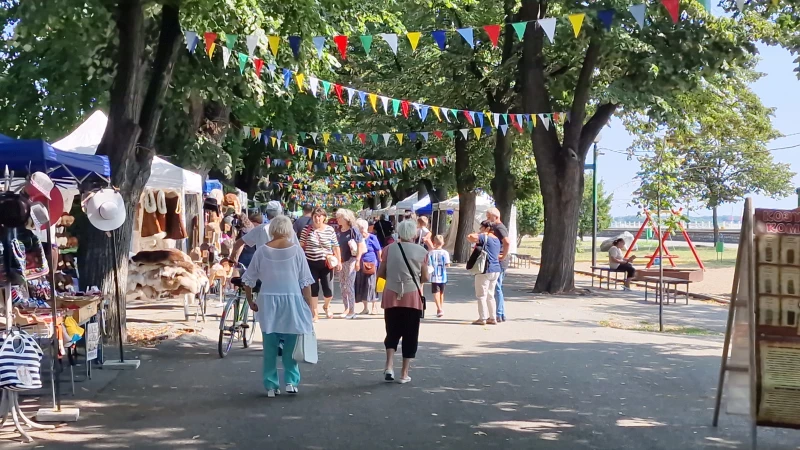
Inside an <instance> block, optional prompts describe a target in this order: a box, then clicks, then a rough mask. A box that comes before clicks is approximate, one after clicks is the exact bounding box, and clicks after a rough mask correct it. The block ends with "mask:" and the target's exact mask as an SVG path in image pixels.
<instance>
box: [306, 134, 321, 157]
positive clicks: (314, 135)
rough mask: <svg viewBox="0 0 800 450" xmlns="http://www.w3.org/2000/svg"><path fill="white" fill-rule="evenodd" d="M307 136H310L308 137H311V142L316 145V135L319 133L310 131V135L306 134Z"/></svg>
mask: <svg viewBox="0 0 800 450" xmlns="http://www.w3.org/2000/svg"><path fill="white" fill-rule="evenodd" d="M308 134H310V135H311V139H313V140H314V143H315V144H316V143H317V135H318V134H319V133H317V132H316V131H312V132H311V133H308ZM315 153H316V151H315Z"/></svg>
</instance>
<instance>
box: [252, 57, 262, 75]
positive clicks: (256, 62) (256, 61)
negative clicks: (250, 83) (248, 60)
mask: <svg viewBox="0 0 800 450" xmlns="http://www.w3.org/2000/svg"><path fill="white" fill-rule="evenodd" d="M253 65H254V66H255V71H256V76H257V77H259V78H261V69H263V68H264V60H263V59H261V58H256V59H254V60H253Z"/></svg>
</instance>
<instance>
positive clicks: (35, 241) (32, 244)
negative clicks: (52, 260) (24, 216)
mask: <svg viewBox="0 0 800 450" xmlns="http://www.w3.org/2000/svg"><path fill="white" fill-rule="evenodd" d="M17 239H19V240H20V241H21V242H22V244H23V245H24V246H25V270H24V272H23V275H24V277H25V279H26V280H34V279H36V278H41V277H43V276H45V275H47V274H48V273H50V267H49V266H48V264H47V256H46V255H45V253H44V247H43V246H42V242H41V241H40V240H39V238H38V237H36V235H35V234H34V233H33V231H31V230H28V229H25V230H19V231H18V232H17Z"/></svg>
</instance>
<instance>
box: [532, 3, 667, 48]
mask: <svg viewBox="0 0 800 450" xmlns="http://www.w3.org/2000/svg"><path fill="white" fill-rule="evenodd" d="M675 1H677V0H675ZM539 26H540V27H542V30H544V34H546V35H547V37H548V38H549V39H550V43H551V44H552V43H553V42H554V39H555V35H556V18H555V17H546V18H544V19H539Z"/></svg>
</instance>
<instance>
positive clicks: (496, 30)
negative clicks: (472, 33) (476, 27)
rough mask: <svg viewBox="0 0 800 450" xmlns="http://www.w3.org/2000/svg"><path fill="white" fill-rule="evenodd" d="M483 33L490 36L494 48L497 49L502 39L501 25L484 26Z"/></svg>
mask: <svg viewBox="0 0 800 450" xmlns="http://www.w3.org/2000/svg"><path fill="white" fill-rule="evenodd" d="M483 31H485V32H486V35H487V36H489V40H490V41H491V42H492V47H495V48H497V41H498V40H499V39H500V25H484V26H483Z"/></svg>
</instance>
